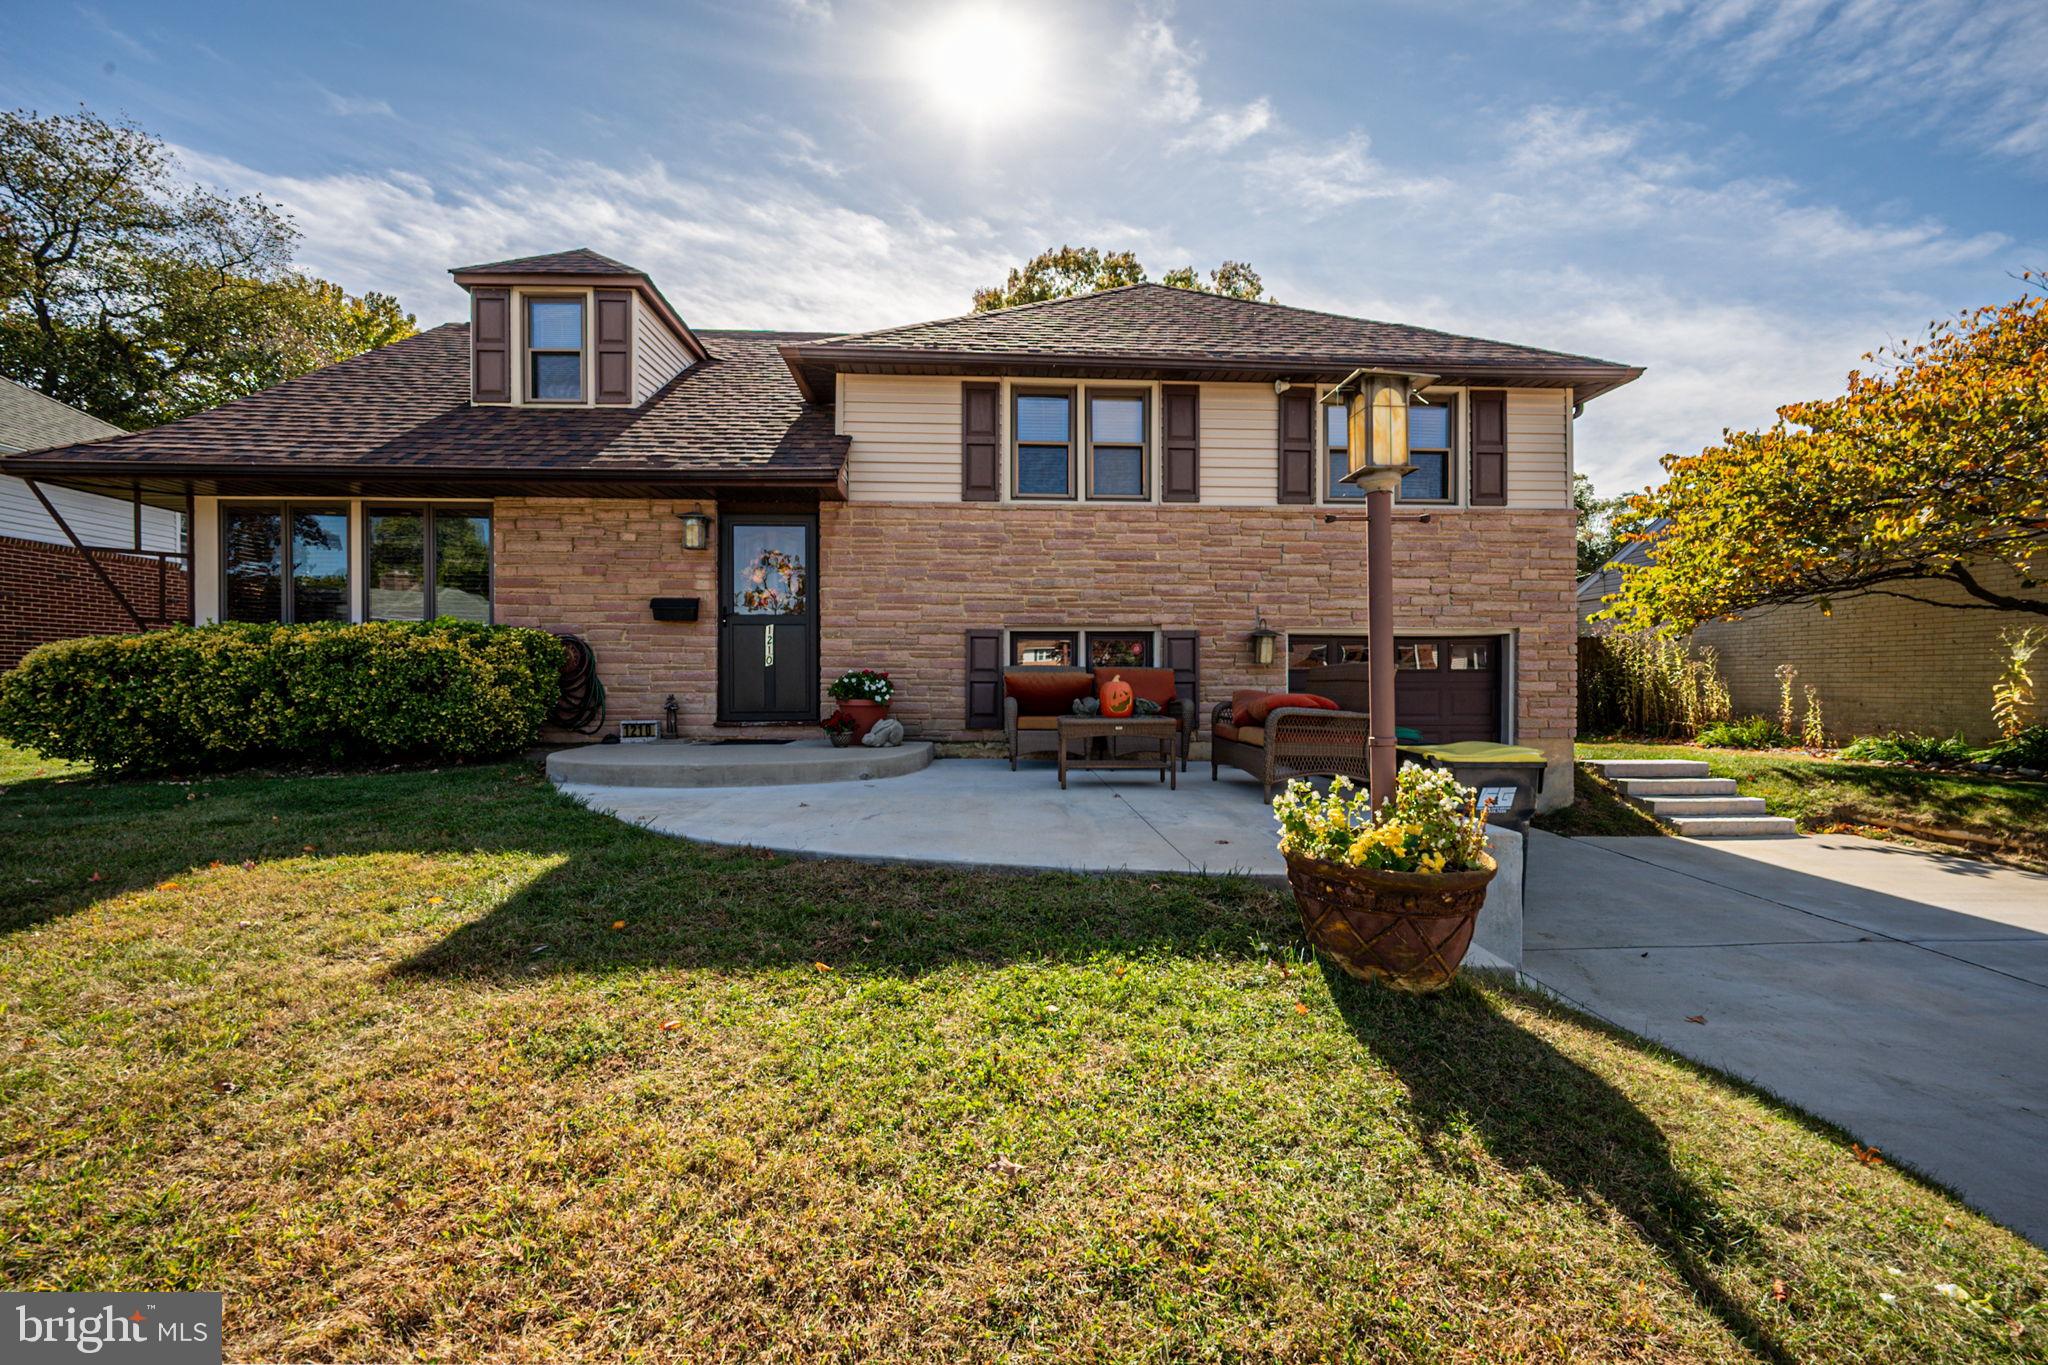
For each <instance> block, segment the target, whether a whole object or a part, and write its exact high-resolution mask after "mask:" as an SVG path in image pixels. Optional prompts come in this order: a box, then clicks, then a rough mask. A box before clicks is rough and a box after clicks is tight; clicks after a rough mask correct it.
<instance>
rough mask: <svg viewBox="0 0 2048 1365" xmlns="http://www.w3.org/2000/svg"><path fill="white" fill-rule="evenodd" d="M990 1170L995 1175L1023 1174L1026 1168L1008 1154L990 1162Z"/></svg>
mask: <svg viewBox="0 0 2048 1365" xmlns="http://www.w3.org/2000/svg"><path fill="white" fill-rule="evenodd" d="M988 1170H989V1171H990V1172H991V1173H992V1174H995V1175H1022V1174H1024V1168H1023V1167H1022V1166H1020V1165H1018V1164H1017V1163H1016V1162H1014V1161H1012V1160H1010V1158H1008V1157H1006V1156H998V1157H997V1158H996V1159H995V1160H994V1161H991V1162H989V1163H988Z"/></svg>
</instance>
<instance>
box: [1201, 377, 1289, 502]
mask: <svg viewBox="0 0 2048 1365" xmlns="http://www.w3.org/2000/svg"><path fill="white" fill-rule="evenodd" d="M1201 388H1202V412H1201V423H1202V501H1203V502H1205V503H1212V504H1218V505H1225V506H1228V505H1236V506H1240V507H1242V506H1255V505H1268V506H1270V505H1271V504H1272V503H1274V502H1275V501H1277V494H1276V491H1275V490H1276V489H1277V487H1278V485H1279V481H1280V406H1279V399H1278V398H1277V397H1275V396H1274V393H1273V386H1272V385H1271V384H1204V385H1202V386H1201Z"/></svg>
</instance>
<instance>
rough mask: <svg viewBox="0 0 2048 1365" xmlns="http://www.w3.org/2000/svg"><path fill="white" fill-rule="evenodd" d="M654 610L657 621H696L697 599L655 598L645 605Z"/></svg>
mask: <svg viewBox="0 0 2048 1365" xmlns="http://www.w3.org/2000/svg"><path fill="white" fill-rule="evenodd" d="M647 605H648V606H649V607H651V608H653V610H654V619H655V620H657V621H694V620H696V619H697V599H696V598H694V597H657V598H654V599H653V600H652V601H650V602H648V604H647Z"/></svg>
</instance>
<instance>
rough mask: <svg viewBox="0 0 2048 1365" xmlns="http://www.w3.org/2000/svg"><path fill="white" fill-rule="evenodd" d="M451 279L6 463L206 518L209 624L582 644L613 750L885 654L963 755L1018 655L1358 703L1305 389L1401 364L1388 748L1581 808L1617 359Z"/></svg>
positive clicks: (1098, 298)
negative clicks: (260, 375)
mask: <svg viewBox="0 0 2048 1365" xmlns="http://www.w3.org/2000/svg"><path fill="white" fill-rule="evenodd" d="M452 273H453V275H454V278H455V280H456V282H457V283H458V284H460V285H461V286H462V287H463V288H464V289H465V290H467V291H468V294H469V299H470V320H469V322H468V324H467V325H459V324H451V325H447V326H442V327H437V328H434V329H433V330H431V331H427V332H424V333H421V334H420V335H418V336H416V337H412V338H410V339H407V340H405V341H400V342H397V343H394V344H392V345H390V346H387V347H384V348H383V349H381V350H378V351H375V352H372V353H370V354H367V355H363V356H359V357H356V358H354V359H352V360H348V361H345V362H343V363H341V364H338V365H334V366H331V367H329V368H327V369H324V370H320V371H317V372H315V373H313V374H309V375H306V376H303V377H301V378H299V379H295V380H292V381H290V382H288V383H285V384H281V385H279V386H277V387H276V388H273V389H270V390H268V391H266V392H263V393H260V394H256V395H254V396H252V397H249V398H244V399H240V400H238V401H236V402H233V403H229V404H227V405H225V406H223V407H221V408H218V409H215V410H213V411H211V412H206V413H200V414H197V415H194V416H191V417H187V418H184V419H182V420H180V421H176V422H171V423H169V424H167V425H165V426H163V427H160V428H157V429H155V430H152V431H146V432H137V433H135V434H133V435H128V436H122V437H118V438H115V439H112V440H109V441H105V442H100V443H96V444H93V445H89V446H74V447H69V448H65V449H60V450H51V451H43V452H40V453H37V454H34V455H28V456H11V457H5V458H0V469H5V470H6V471H7V472H10V473H17V474H19V473H35V474H37V475H38V476H39V477H47V478H50V479H52V480H57V481H61V482H64V483H67V484H69V485H71V486H75V487H80V488H87V489H114V490H119V489H122V488H126V487H128V486H129V485H130V484H131V483H139V484H140V486H141V487H142V488H143V489H144V492H145V496H146V497H147V498H149V499H151V500H153V501H155V502H157V503H158V504H159V505H163V506H167V507H179V506H183V504H184V502H185V500H186V499H188V498H189V499H190V500H191V504H192V508H193V514H194V518H195V520H194V526H195V531H194V535H193V556H192V562H191V569H192V578H193V583H194V600H193V613H194V615H195V617H196V618H197V619H199V620H201V621H207V620H215V619H287V620H301V621H303V620H355V619H364V618H375V617H408V618H410V617H421V616H431V615H435V614H443V615H455V616H467V617H473V618H478V619H490V620H495V621H499V622H509V623H517V624H524V625H533V626H543V627H547V628H550V629H554V630H560V631H567V632H573V633H575V634H578V635H581V636H582V637H583V638H584V639H585V640H587V641H588V642H589V643H590V644H591V645H592V646H593V648H594V650H595V653H596V656H597V665H598V672H599V675H600V677H601V678H602V680H603V683H604V686H605V688H606V690H607V693H608V695H609V700H610V713H611V716H612V717H613V719H614V720H617V719H625V718H643V717H644V718H653V717H659V716H660V715H661V711H662V705H663V702H664V701H665V699H666V698H668V697H670V696H674V697H675V698H676V700H677V703H678V706H679V709H680V719H681V725H682V730H683V732H684V733H685V734H688V735H693V736H705V737H709V736H721V735H746V734H751V733H755V732H756V728H757V727H772V726H776V725H785V726H787V725H793V724H794V725H806V726H809V725H814V724H815V723H816V721H817V719H818V717H819V716H820V714H821V707H820V700H821V679H823V678H829V677H831V676H834V675H836V674H837V673H839V672H840V671H842V670H844V669H847V668H851V667H856V666H862V665H867V666H874V667H880V668H885V669H887V670H888V671H889V672H890V673H891V674H892V675H893V677H894V680H895V682H896V684H897V688H898V696H897V702H896V706H895V714H896V715H897V716H898V717H899V718H900V719H902V720H903V721H904V722H905V724H906V725H907V726H908V727H909V728H910V729H911V730H912V731H913V732H914V733H921V734H923V735H925V736H927V737H933V738H938V739H942V740H972V739H987V738H991V737H992V736H993V735H994V733H995V732H996V731H997V730H998V729H999V728H1000V726H1001V716H1000V707H1001V695H1002V689H1001V682H1000V678H1001V674H1002V672H1003V670H1004V669H1005V668H1006V667H1009V666H1011V665H1013V664H1048V665H1062V664H1074V663H1087V662H1092V661H1110V662H1114V663H1118V664H1126V665H1133V666H1135V665H1137V664H1151V665H1155V666H1163V667H1171V668H1173V669H1174V670H1175V671H1176V673H1177V675H1178V682H1179V686H1180V688H1181V690H1182V691H1183V692H1184V694H1186V696H1187V698H1188V699H1189V700H1190V701H1193V702H1195V703H1197V706H1196V709H1197V711H1198V712H1199V710H1200V709H1201V707H1202V706H1205V705H1207V704H1209V703H1212V702H1213V701H1215V700H1216V699H1218V698H1227V697H1228V696H1229V695H1230V692H1231V691H1232V689H1235V688H1240V687H1247V686H1260V687H1268V688H1271V689H1273V690H1280V689H1284V688H1287V687H1289V686H1290V685H1298V686H1303V687H1317V686H1320V685H1322V683H1323V680H1325V679H1327V680H1328V686H1329V687H1330V689H1331V690H1333V691H1342V690H1343V689H1350V690H1351V691H1352V692H1356V693H1358V694H1359V695H1360V696H1362V683H1361V682H1360V679H1361V678H1362V666H1363V665H1366V664H1368V663H1369V662H1370V661H1368V660H1366V659H1365V657H1364V656H1365V625H1366V623H1365V600H1366V598H1365V578H1364V565H1363V562H1362V561H1363V556H1364V543H1365V534H1364V525H1363V518H1362V508H1361V506H1360V504H1359V503H1358V501H1357V500H1356V499H1354V498H1353V497H1352V496H1351V494H1352V492H1353V490H1352V489H1351V488H1350V487H1349V486H1347V485H1344V484H1342V483H1339V482H1338V481H1337V479H1336V478H1335V477H1334V475H1336V474H1338V473H1341V472H1342V470H1343V469H1344V467H1345V466H1346V463H1347V460H1348V455H1347V453H1346V450H1345V447H1344V440H1345V436H1344V431H1343V427H1342V423H1341V421H1340V422H1337V423H1334V424H1333V423H1331V422H1330V421H1328V420H1327V419H1326V413H1325V410H1323V409H1321V408H1319V407H1318V404H1317V397H1318V394H1319V393H1320V392H1321V391H1323V390H1324V389H1326V388H1328V387H1329V386H1332V385H1334V384H1335V383H1336V382H1337V381H1339V380H1341V379H1342V378H1343V377H1344V376H1345V375H1347V374H1349V373H1350V372H1352V371H1353V370H1355V369H1357V368H1358V367H1361V366H1379V367H1388V368H1398V369H1401V370H1406V371H1419V372H1425V373H1427V374H1431V375H1435V376H1438V378H1437V379H1436V381H1435V382H1434V384H1433V385H1432V386H1431V387H1430V388H1429V390H1428V392H1427V394H1426V395H1425V398H1426V402H1422V403H1419V404H1418V405H1417V406H1416V407H1415V409H1414V415H1413V420H1412V425H1411V440H1410V444H1411V458H1412V461H1413V463H1414V465H1415V470H1414V472H1413V473H1412V474H1410V475H1409V476H1408V478H1407V482H1406V483H1405V485H1404V489H1403V494H1402V505H1401V506H1400V507H1399V508H1398V509H1397V512H1398V516H1397V524H1396V526H1395V528H1394V529H1395V555H1396V559H1397V563H1396V565H1395V575H1396V597H1397V600H1398V610H1399V613H1400V614H1399V618H1398V619H1397V620H1396V622H1395V628H1396V631H1397V636H1398V641H1399V643H1398V647H1397V653H1398V657H1397V659H1396V661H1395V666H1396V667H1398V668H1399V669H1400V670H1401V679H1400V681H1401V684H1402V685H1401V687H1400V693H1401V696H1402V698H1403V701H1402V713H1401V716H1400V721H1401V723H1402V724H1404V725H1408V726H1411V727H1412V728H1416V729H1419V730H1421V731H1423V732H1424V733H1425V735H1427V736H1429V737H1431V738H1444V739H1451V738H1486V739H1506V740H1513V741H1516V742H1519V743H1522V744H1528V745H1533V746H1536V747H1540V748H1541V749H1543V751H1544V752H1545V753H1546V754H1547V755H1549V758H1550V762H1551V766H1552V769H1553V771H1552V773H1551V779H1550V781H1549V782H1548V783H1547V784H1546V790H1547V793H1548V795H1549V798H1550V799H1551V800H1552V801H1557V800H1568V799H1569V793H1570V791H1571V782H1570V780H1569V777H1568V766H1569V762H1570V754H1571V741H1572V732H1573V724H1574V706H1575V700H1574V687H1575V677H1574V673H1575V655H1574V642H1575V637H1576V634H1577V624H1578V622H1577V615H1576V613H1575V611H1574V607H1573V596H1572V591H1573V567H1574V557H1573V556H1574V551H1573V533H1574V517H1573V512H1572V498H1571V474H1572V420H1573V417H1574V415H1575V414H1576V413H1577V412H1578V410H1579V409H1580V408H1582V407H1583V406H1584V404H1585V403H1587V402H1589V401H1591V400H1592V399H1594V398H1596V397H1598V396H1600V395H1601V394H1604V393H1606V392H1607V391H1608V390H1610V389H1613V388H1615V387H1617V386H1619V385H1621V384H1625V383H1627V382H1628V381H1629V380H1631V379H1633V378H1635V377H1636V376H1637V375H1638V374H1639V373H1640V371H1639V370H1636V369H1633V368H1630V367H1628V366H1623V365H1617V364H1612V363H1609V362H1607V361H1601V360H1593V359H1588V358H1586V357H1583V356H1576V355H1566V354H1561V353H1558V352H1554V351H1544V350H1536V349H1533V348H1530V347H1526V346H1515V345H1508V344H1504V343H1501V342H1494V341H1484V340H1480V339H1477V338H1472V337H1463V336H1454V335H1451V334H1448V333H1444V332H1437V331H1431V330H1427V329H1424V328H1420V327H1410V326H1400V325H1394V324H1389V323H1381V322H1369V321H1364V320H1361V319H1357V318H1348V317H1339V316H1336V315H1333V314H1329V313H1320V312H1313V311H1310V310H1308V309H1302V308H1291V307H1282V306H1280V305H1277V304H1269V303H1253V302H1245V301H1242V300H1237V299H1228V298H1221V297H1216V296H1211V295H1205V294H1199V293H1194V292H1189V291H1184V290H1178V289H1169V288H1165V287H1162V286H1159V285H1133V286H1129V287H1126V288H1122V289H1113V290H1107V291H1104V292H1102V293H1097V294H1091V295H1086V296H1083V297H1077V298H1070V299H1061V300H1056V301H1052V302H1047V303H1039V304H1031V305H1026V306H1023V307H1019V308H1012V309H1007V310H1004V311H1001V312H995V313H985V314H974V315H968V316H963V317H955V318H948V319H944V320H941V321H936V322H926V323H919V324H915V325H912V326H905V327H894V328H887V329H883V330H880V331H873V332H864V333H855V334H830V333H824V332H816V333H811V332H747V331H701V332H700V331H697V330H695V329H693V328H692V327H690V326H689V324H688V323H687V322H685V320H684V318H683V316H682V314H681V313H680V312H679V311H678V309H677V308H676V307H675V306H674V305H673V304H672V303H671V302H670V300H669V299H667V298H666V297H665V296H664V295H663V293H662V292H661V290H660V289H659V288H657V287H656V285H655V283H654V281H653V280H651V279H649V278H648V276H647V275H646V274H645V273H644V272H642V271H639V270H635V269H633V268H632V267H629V266H626V265H622V264H621V263H619V262H618V261H615V260H612V259H610V258H608V257H605V256H602V255H599V254H597V253H596V252H593V251H589V250H575V251H566V252H560V253H556V254H552V255H545V256H532V257H526V258H522V259H518V260H509V261H498V262H494V263H490V264H485V265H475V266H467V267H463V268H460V269H457V270H455V271H454V272H452ZM699 546H701V548H696V547H699ZM1262 625H1263V626H1264V627H1267V628H1270V629H1271V630H1274V631H1277V632H1279V633H1280V634H1281V636H1282V640H1281V642H1280V643H1281V646H1282V647H1281V648H1280V649H1279V650H1277V651H1273V652H1271V658H1270V662H1261V661H1260V658H1261V652H1262V651H1261V649H1260V647H1259V641H1257V640H1255V639H1254V636H1253V632H1254V631H1255V630H1256V629H1258V628H1260V627H1261V626H1262ZM1340 699H1342V698H1341V697H1340Z"/></svg>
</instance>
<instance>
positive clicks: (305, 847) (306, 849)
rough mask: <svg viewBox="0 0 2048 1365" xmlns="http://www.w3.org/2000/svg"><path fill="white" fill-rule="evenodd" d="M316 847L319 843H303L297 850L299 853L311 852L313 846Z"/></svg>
mask: <svg viewBox="0 0 2048 1365" xmlns="http://www.w3.org/2000/svg"><path fill="white" fill-rule="evenodd" d="M318 847H319V845H318V844H306V845H303V846H302V847H301V848H300V850H299V851H300V852H301V853H311V852H312V851H313V850H314V849H315V848H318Z"/></svg>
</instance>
